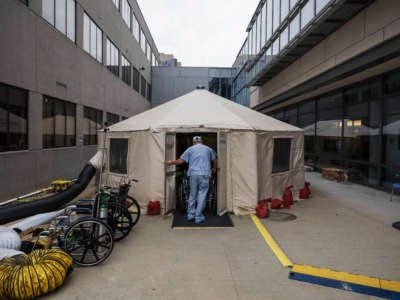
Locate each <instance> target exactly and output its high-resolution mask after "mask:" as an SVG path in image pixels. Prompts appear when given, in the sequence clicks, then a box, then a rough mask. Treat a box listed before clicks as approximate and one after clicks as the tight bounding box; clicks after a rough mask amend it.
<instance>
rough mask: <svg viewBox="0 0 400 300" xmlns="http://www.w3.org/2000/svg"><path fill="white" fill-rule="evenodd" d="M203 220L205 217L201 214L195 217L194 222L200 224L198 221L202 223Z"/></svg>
mask: <svg viewBox="0 0 400 300" xmlns="http://www.w3.org/2000/svg"><path fill="white" fill-rule="evenodd" d="M205 220H206V218H205V217H204V216H201V217H198V218H196V220H195V222H194V223H195V224H200V223H203V222H204V221H205Z"/></svg>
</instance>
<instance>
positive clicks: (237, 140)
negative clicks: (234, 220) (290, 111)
mask: <svg viewBox="0 0 400 300" xmlns="http://www.w3.org/2000/svg"><path fill="white" fill-rule="evenodd" d="M256 140H257V136H256V133H255V132H232V133H231V158H232V161H231V167H232V186H233V211H234V213H235V214H238V215H241V214H246V213H254V211H255V210H254V209H255V207H256V206H257V201H258V199H257V197H258V189H257V181H258V180H257V179H258V178H257V146H256V145H257V143H256Z"/></svg>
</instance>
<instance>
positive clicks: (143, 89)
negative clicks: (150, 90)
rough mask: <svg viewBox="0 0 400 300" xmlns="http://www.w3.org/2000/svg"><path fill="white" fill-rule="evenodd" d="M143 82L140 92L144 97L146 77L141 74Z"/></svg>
mask: <svg viewBox="0 0 400 300" xmlns="http://www.w3.org/2000/svg"><path fill="white" fill-rule="evenodd" d="M141 79H142V80H141V83H140V93H141V95H142V96H143V97H145V98H146V79H145V78H144V77H143V76H141Z"/></svg>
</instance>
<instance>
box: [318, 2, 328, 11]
mask: <svg viewBox="0 0 400 300" xmlns="http://www.w3.org/2000/svg"><path fill="white" fill-rule="evenodd" d="M328 3H329V0H317V1H316V10H317V12H316V13H319V12H320V11H321V10H322V9H323V8H324V7H325V6H326V5H327V4H328Z"/></svg>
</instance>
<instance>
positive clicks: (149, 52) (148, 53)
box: [146, 43, 151, 62]
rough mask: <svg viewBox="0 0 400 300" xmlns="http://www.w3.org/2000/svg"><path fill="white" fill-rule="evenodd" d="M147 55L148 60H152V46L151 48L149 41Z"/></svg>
mask: <svg viewBox="0 0 400 300" xmlns="http://www.w3.org/2000/svg"><path fill="white" fill-rule="evenodd" d="M146 57H147V60H148V61H149V62H150V61H151V48H150V44H149V43H146Z"/></svg>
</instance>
